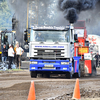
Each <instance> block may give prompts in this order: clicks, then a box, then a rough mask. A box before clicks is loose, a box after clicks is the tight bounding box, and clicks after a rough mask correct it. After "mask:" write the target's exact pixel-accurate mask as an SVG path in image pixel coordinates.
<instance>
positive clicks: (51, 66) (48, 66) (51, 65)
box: [44, 65, 53, 68]
mask: <svg viewBox="0 0 100 100" xmlns="http://www.w3.org/2000/svg"><path fill="white" fill-rule="evenodd" d="M44 67H47V68H48V67H53V65H44Z"/></svg>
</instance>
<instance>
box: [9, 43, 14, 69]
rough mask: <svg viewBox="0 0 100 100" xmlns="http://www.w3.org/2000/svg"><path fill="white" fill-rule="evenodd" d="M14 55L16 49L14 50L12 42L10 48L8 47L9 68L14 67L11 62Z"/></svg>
mask: <svg viewBox="0 0 100 100" xmlns="http://www.w3.org/2000/svg"><path fill="white" fill-rule="evenodd" d="M13 57H14V50H13V47H12V45H11V44H10V45H9V49H8V59H9V66H8V69H12V68H11V64H12V60H13Z"/></svg>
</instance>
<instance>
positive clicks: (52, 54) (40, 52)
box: [34, 49, 64, 59]
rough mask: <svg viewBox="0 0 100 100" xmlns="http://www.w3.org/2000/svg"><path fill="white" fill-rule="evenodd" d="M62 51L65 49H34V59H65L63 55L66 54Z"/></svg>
mask: <svg viewBox="0 0 100 100" xmlns="http://www.w3.org/2000/svg"><path fill="white" fill-rule="evenodd" d="M62 50H64V49H50V50H49V49H34V51H35V52H34V53H35V55H34V57H39V58H42V59H48V58H53V59H56V58H60V57H64V56H62V55H61V54H64V52H62Z"/></svg>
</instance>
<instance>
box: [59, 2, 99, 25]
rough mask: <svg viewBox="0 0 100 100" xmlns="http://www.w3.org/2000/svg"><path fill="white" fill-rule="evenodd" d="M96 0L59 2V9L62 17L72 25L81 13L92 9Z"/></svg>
mask: <svg viewBox="0 0 100 100" xmlns="http://www.w3.org/2000/svg"><path fill="white" fill-rule="evenodd" d="M97 2H98V0H59V2H58V4H59V9H60V10H61V11H63V12H64V17H65V18H66V19H67V20H68V21H69V22H70V23H74V22H76V21H77V19H78V14H79V13H80V12H81V11H85V10H90V9H94V8H95V5H96V3H97Z"/></svg>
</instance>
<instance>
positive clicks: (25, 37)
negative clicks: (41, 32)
mask: <svg viewBox="0 0 100 100" xmlns="http://www.w3.org/2000/svg"><path fill="white" fill-rule="evenodd" d="M24 41H25V42H26V41H27V33H25V34H24Z"/></svg>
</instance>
